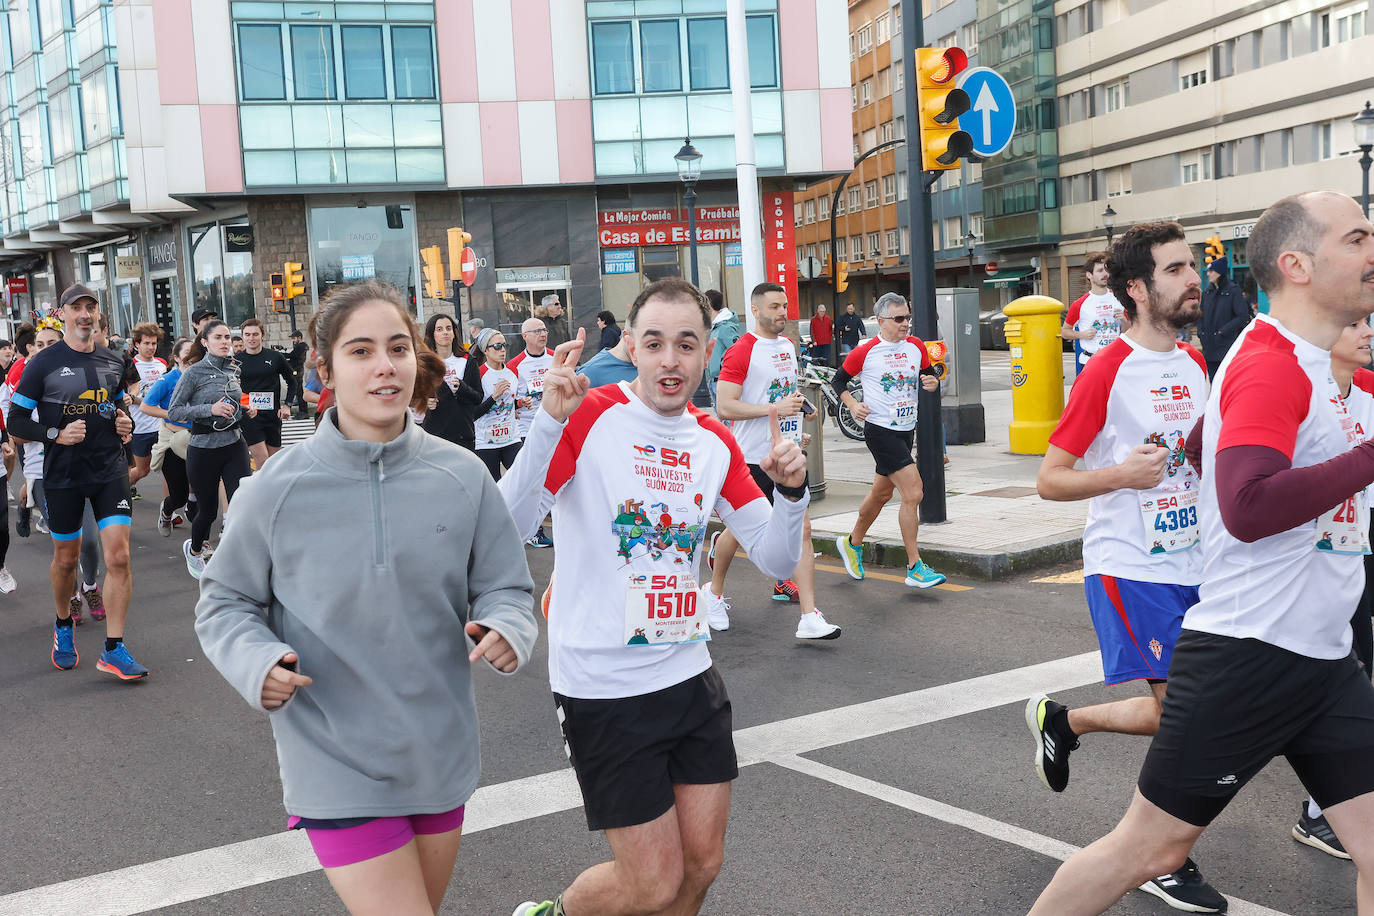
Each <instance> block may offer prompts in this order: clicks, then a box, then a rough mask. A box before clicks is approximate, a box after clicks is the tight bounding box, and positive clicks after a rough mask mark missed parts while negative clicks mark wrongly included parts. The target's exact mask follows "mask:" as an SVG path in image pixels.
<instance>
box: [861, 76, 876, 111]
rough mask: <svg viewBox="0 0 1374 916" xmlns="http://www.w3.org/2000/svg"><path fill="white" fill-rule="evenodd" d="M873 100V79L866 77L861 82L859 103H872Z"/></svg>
mask: <svg viewBox="0 0 1374 916" xmlns="http://www.w3.org/2000/svg"><path fill="white" fill-rule="evenodd" d="M872 102H873V80H872V79H871V78H870V79H866V80H864V81H863V82H862V83H860V84H859V104H860V105H870V104H872Z"/></svg>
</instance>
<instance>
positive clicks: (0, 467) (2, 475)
mask: <svg viewBox="0 0 1374 916" xmlns="http://www.w3.org/2000/svg"><path fill="white" fill-rule="evenodd" d="M0 349H2V348H0ZM0 457H3V458H4V464H0V488H3V492H0V595H8V594H10V593H11V592H13V591H14V590H15V589H16V588H18V587H19V585H18V583H16V582H15V581H14V574H13V573H11V572H10V571H9V567H7V566H6V565H5V557H6V556H7V555H8V554H9V550H10V501H9V499H8V493H9V485H10V481H9V471H8V469H7V467H6V466H7V465H8V464H9V463H10V462H12V461H13V460H14V444H13V443H12V442H10V434H9V432H8V431H7V430H6V429H5V418H4V415H3V414H0Z"/></svg>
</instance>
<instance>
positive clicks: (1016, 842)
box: [770, 756, 1288, 916]
mask: <svg viewBox="0 0 1374 916" xmlns="http://www.w3.org/2000/svg"><path fill="white" fill-rule="evenodd" d="M770 762H771V763H775V764H777V765H778V766H783V767H787V768H788V769H789V770H796V771H797V772H798V773H805V774H806V775H807V776H813V777H815V778H816V779H823V780H825V781H826V782H830V783H834V784H835V785H837V786H840V787H842V788H845V789H851V790H853V791H855V792H858V793H861V794H863V795H867V796H869V797H870V798H875V799H877V800H878V801H883V802H887V803H888V804H889V805H896V806H897V807H899V808H905V809H907V810H908V811H914V812H916V813H917V814H921V815H924V816H926V817H930V818H934V819H935V820H937V821H944V822H945V823H947V824H953V825H954V826H956V827H963V828H964V829H966V830H972V831H974V832H975V833H981V834H982V835H983V836H987V837H992V838H993V839H994V840H1001V841H1002V842H1003V843H1010V844H1012V845H1013V846H1020V847H1021V848H1022V849H1029V850H1030V851H1031V852H1038V853H1040V855H1042V856H1047V857H1049V858H1051V859H1058V860H1059V861H1061V862H1062V861H1064V860H1065V859H1067V858H1068V857H1069V856H1071V855H1073V854H1074V853H1076V852H1078V850H1079V847H1077V846H1074V845H1073V844H1072V843H1065V842H1063V841H1062V840H1056V839H1054V838H1053V837H1047V836H1044V835H1042V834H1039V833H1036V832H1034V831H1032V830H1026V829H1025V828H1023V827H1017V826H1016V825H1015V824H1006V823H1003V822H1002V821H998V820H993V819H992V818H990V817H985V816H983V815H981V814H978V813H976V812H973V811H966V810H964V809H963V808H956V807H954V806H953V805H947V804H945V803H944V802H940V801H936V800H935V799H933V798H926V797H925V796H924V795H917V794H915V793H914V792H908V791H906V790H905V789H898V788H896V787H894V786H889V785H885V784H883V783H881V782H875V781H873V780H872V779H866V778H864V777H863V776H859V775H856V774H854V773H849V772H846V771H845V770H841V769H837V768H835V767H832V766H829V765H827V764H824V763H818V762H816V761H815V760H807V759H806V758H804V757H789V756H778V757H774V758H773V759H772V760H771V761H770ZM1226 899H1227V900H1228V901H1229V902H1230V906H1229V907H1228V908H1227V912H1228V913H1230V916H1288V914H1286V913H1283V912H1280V911H1279V910H1271V909H1269V908H1268V907H1264V906H1260V905H1259V904H1257V903H1250V902H1249V901H1246V900H1241V899H1239V898H1238V897H1232V896H1229V895H1228V896H1227V898H1226Z"/></svg>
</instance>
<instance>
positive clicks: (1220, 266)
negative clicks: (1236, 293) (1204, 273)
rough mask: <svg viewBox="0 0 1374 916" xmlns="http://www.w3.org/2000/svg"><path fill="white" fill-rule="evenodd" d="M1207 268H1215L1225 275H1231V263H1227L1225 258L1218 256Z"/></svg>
mask: <svg viewBox="0 0 1374 916" xmlns="http://www.w3.org/2000/svg"><path fill="white" fill-rule="evenodd" d="M1206 269H1207V270H1215V271H1216V272H1217V273H1219V274H1221V275H1222V276H1223V277H1229V276H1231V265H1230V264H1228V263H1227V261H1226V259H1225V258H1217V259H1216V260H1215V261H1213V262H1212V263H1210V264H1208V265H1207V268H1206Z"/></svg>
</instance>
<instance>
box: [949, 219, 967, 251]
mask: <svg viewBox="0 0 1374 916" xmlns="http://www.w3.org/2000/svg"><path fill="white" fill-rule="evenodd" d="M963 244H964V220H963V217H959V216H951V217H949V218H948V219H946V220H945V247H946V248H958V247H959V246H961V245H963Z"/></svg>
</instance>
